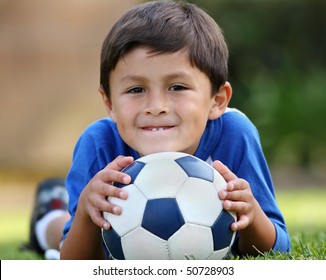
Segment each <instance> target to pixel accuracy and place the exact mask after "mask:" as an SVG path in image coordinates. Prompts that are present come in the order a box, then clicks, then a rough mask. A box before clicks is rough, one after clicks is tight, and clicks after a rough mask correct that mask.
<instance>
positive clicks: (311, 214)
mask: <svg viewBox="0 0 326 280" xmlns="http://www.w3.org/2000/svg"><path fill="white" fill-rule="evenodd" d="M277 200H278V202H279V206H280V208H281V210H282V212H283V214H284V217H285V220H286V223H287V226H288V229H289V233H290V236H291V243H292V250H291V252H290V253H287V254H280V253H275V254H274V255H270V254H261V255H260V256H259V257H256V258H255V259H288V260H293V259H294V260H299V259H303V260H310V259H314V260H326V244H325V243H326V203H325V202H326V189H325V188H309V189H308V188H307V189H288V190H286V191H278V192H277ZM29 216H30V209H17V210H15V211H10V212H9V211H2V212H1V213H0V220H1V232H0V259H40V257H39V256H38V255H36V254H33V253H30V252H21V251H19V249H18V248H19V245H20V244H21V243H23V242H25V241H27V237H28V226H29V218H30V217H29ZM249 259H251V258H249Z"/></svg>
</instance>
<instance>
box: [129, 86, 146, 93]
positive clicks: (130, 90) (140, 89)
mask: <svg viewBox="0 0 326 280" xmlns="http://www.w3.org/2000/svg"><path fill="white" fill-rule="evenodd" d="M144 91H145V90H144V89H143V88H142V87H133V88H131V89H129V90H128V91H127V93H142V92H144Z"/></svg>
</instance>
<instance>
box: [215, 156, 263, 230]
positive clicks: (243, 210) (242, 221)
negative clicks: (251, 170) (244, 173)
mask: <svg viewBox="0 0 326 280" xmlns="http://www.w3.org/2000/svg"><path fill="white" fill-rule="evenodd" d="M212 165H213V167H214V168H215V169H216V170H217V171H218V172H219V173H220V174H221V175H222V176H223V178H224V180H225V181H226V182H227V185H226V188H225V189H224V190H221V191H219V193H218V195H219V198H220V199H221V200H223V208H224V209H225V210H228V211H234V212H236V213H237V219H238V220H237V221H236V222H234V223H233V224H232V225H231V230H233V231H238V230H242V229H245V228H246V227H248V226H249V225H250V224H251V222H252V220H253V219H254V216H255V206H256V204H257V201H256V199H255V198H254V196H253V194H252V192H251V189H250V186H249V183H248V182H247V181H246V180H244V179H240V178H238V177H237V176H236V175H235V174H234V173H232V172H231V171H230V170H229V169H228V168H227V166H226V165H224V164H223V163H222V162H220V161H218V160H216V161H214V162H213V164H212Z"/></svg>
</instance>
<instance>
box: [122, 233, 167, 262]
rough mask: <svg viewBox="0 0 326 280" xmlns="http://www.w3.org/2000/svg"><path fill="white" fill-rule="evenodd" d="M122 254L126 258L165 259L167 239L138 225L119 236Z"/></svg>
mask: <svg viewBox="0 0 326 280" xmlns="http://www.w3.org/2000/svg"><path fill="white" fill-rule="evenodd" d="M121 244H122V248H123V254H124V256H125V258H126V259H127V260H137V259H138V260H149V259H152V260H166V259H168V256H169V252H168V247H167V241H165V240H163V239H161V238H158V237H157V236H155V235H154V234H152V233H150V232H149V231H147V230H145V229H144V228H142V227H139V228H137V229H135V230H133V231H132V232H129V233H128V234H126V235H125V236H123V237H122V238H121Z"/></svg>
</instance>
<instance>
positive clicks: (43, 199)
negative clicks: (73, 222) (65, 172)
mask: <svg viewBox="0 0 326 280" xmlns="http://www.w3.org/2000/svg"><path fill="white" fill-rule="evenodd" d="M67 203H68V194H67V192H66V188H65V182H64V180H63V179H60V178H51V179H46V180H43V181H42V182H40V183H39V185H38V188H37V192H36V197H35V205H34V209H33V214H32V219H31V224H30V237H29V243H28V244H26V245H24V246H23V248H26V249H30V250H33V251H36V252H38V253H40V254H44V252H45V251H46V250H47V249H51V246H54V247H55V248H56V249H57V248H58V247H59V243H60V241H61V236H62V230H63V226H64V224H65V222H66V221H67V220H68V219H69V214H68V212H67Z"/></svg>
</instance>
